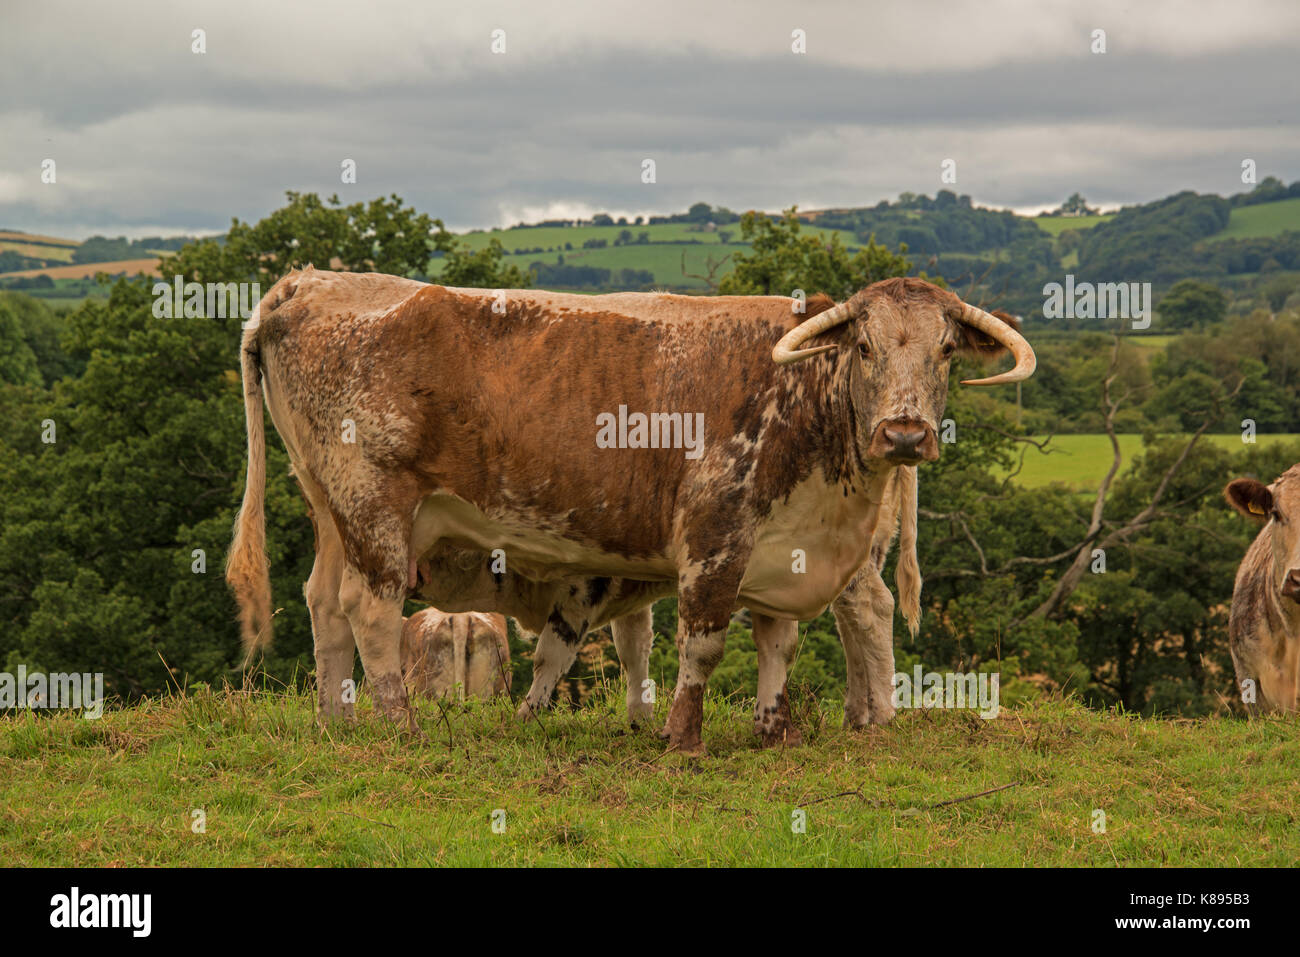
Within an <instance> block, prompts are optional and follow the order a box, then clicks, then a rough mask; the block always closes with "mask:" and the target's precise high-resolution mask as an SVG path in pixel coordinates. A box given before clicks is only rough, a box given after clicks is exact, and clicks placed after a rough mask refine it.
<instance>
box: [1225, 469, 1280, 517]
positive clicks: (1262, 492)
mask: <svg viewBox="0 0 1300 957" xmlns="http://www.w3.org/2000/svg"><path fill="white" fill-rule="evenodd" d="M1223 497H1224V498H1226V499H1227V500H1228V504H1229V505H1231V506H1232V507H1233V508H1235V509H1236V510H1237V511H1239V512H1240V513H1241V514H1242V515H1245V516H1246V517H1247V518H1250V519H1254V520H1255V521H1257V522H1259V523H1260V524H1261V525H1263V524H1264V523H1265V522H1267V521H1268V516H1269V513H1270V512H1272V511H1273V493H1272V492H1270V491H1269V490H1268V486H1267V485H1265V484H1264V483H1263V482H1256V481H1255V480H1254V479H1248V478H1239V479H1233V480H1232V481H1231V482H1229V483H1228V487H1227V488H1225V489H1224V490H1223Z"/></svg>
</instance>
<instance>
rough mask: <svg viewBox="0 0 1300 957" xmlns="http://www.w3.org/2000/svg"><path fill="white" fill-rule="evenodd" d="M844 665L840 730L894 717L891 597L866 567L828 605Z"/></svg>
mask: <svg viewBox="0 0 1300 957" xmlns="http://www.w3.org/2000/svg"><path fill="white" fill-rule="evenodd" d="M831 610H832V611H833V612H834V613H835V623H836V625H837V626H838V627H839V632H840V643H841V644H843V645H844V658H845V661H846V662H847V664H848V679H849V680H848V688H847V689H846V690H845V693H844V726H845V727H846V728H861V727H865V726H866V725H868V724H885V723H887V722H889V721H890V720H891V719H892V718H893V717H894V701H893V694H894V631H893V628H894V596H893V595H891V594H890V592H889V589H888V588H887V587H886V586H885V583H884V581H883V580H882V579H881V577H880V572H879V571H878V570H877V569H876V568H875V567H874V566H871V565H868V566H867V567H865V568H863V569H862V570H861V571H860V572H858V574H857V575H856V576H855V577H854V578H853V580H852V581H850V582H849V584H848V586H847V587H846V588H845V589H844V591H843V592H841V593H840V596H839V597H838V598H836V599H835V601H834V602H832V603H831Z"/></svg>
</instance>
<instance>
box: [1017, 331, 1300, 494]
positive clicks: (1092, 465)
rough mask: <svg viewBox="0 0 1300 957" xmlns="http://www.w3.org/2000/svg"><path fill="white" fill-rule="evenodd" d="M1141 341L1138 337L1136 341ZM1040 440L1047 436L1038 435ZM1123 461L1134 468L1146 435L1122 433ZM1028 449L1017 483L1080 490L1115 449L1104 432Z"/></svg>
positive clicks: (1097, 477)
mask: <svg viewBox="0 0 1300 957" xmlns="http://www.w3.org/2000/svg"><path fill="white" fill-rule="evenodd" d="M1134 341H1137V340H1134ZM1036 438H1037V439H1038V440H1039V441H1041V440H1042V439H1043V438H1044V437H1043V436H1037V437H1036ZM1118 439H1119V447H1120V452H1121V454H1122V455H1123V462H1122V463H1121V464H1120V474H1121V475H1122V474H1123V473H1124V471H1125V470H1126V469H1128V468H1130V467H1131V466H1132V464H1133V459H1134V457H1135V456H1136V455H1137V454H1139V453H1140V452H1141V451H1142V436H1140V435H1135V434H1125V435H1120V436H1118ZM1297 439H1300V435H1294V434H1291V435H1288V434H1268V435H1257V436H1256V437H1255V441H1256V443H1257V444H1259V445H1271V444H1273V443H1276V442H1294V441H1296V440H1297ZM1201 441H1203V442H1212V443H1214V444H1215V445H1218V446H1220V447H1221V448H1225V449H1233V450H1240V449H1242V448H1244V444H1243V443H1242V441H1241V435H1240V434H1238V433H1232V434H1230V435H1206V436H1203V437H1202V439H1201ZM1027 448H1028V451H1026V452H1025V464H1024V468H1023V469H1022V470H1021V472H1020V474H1019V475H1018V476H1017V477H1016V482H1017V483H1018V484H1019V485H1022V486H1024V487H1026V488H1041V487H1042V486H1045V485H1051V484H1052V483H1053V482H1059V483H1060V484H1062V485H1065V486H1066V487H1067V488H1073V489H1077V490H1079V491H1092V490H1094V489H1096V487H1097V485H1098V484H1099V483H1100V482H1101V480H1102V479H1103V478H1104V477H1105V475H1106V470H1107V469H1109V468H1110V463H1111V457H1112V454H1113V453H1112V451H1111V447H1110V439H1109V438H1107V437H1106V436H1105V435H1104V434H1094V435H1055V436H1053V437H1052V441H1051V442H1050V443H1049V445H1048V448H1049V449H1052V450H1053V451H1052V452H1051V453H1049V454H1046V455H1045V454H1043V453H1040V452H1039V451H1038V450H1037V449H1035V448H1034V447H1032V446H1028V447H1027Z"/></svg>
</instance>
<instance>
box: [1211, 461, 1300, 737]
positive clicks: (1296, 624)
mask: <svg viewBox="0 0 1300 957" xmlns="http://www.w3.org/2000/svg"><path fill="white" fill-rule="evenodd" d="M1223 494H1224V497H1225V498H1227V500H1228V503H1229V504H1230V505H1231V506H1232V507H1233V508H1235V509H1236V510H1237V511H1239V512H1241V513H1242V514H1243V515H1245V516H1246V517H1247V518H1250V519H1252V520H1253V521H1255V522H1256V523H1258V524H1260V525H1262V526H1263V528H1261V529H1260V531H1259V534H1258V535H1256V536H1255V541H1254V542H1252V543H1251V546H1250V548H1249V549H1248V550H1247V551H1246V557H1245V558H1244V559H1243V560H1242V563H1241V567H1240V568H1238V569H1237V581H1236V585H1235V587H1234V588H1233V591H1232V612H1231V614H1230V616H1229V619H1228V643H1229V647H1230V649H1231V651H1232V664H1233V667H1234V668H1235V669H1236V672H1237V688H1238V690H1239V691H1240V692H1241V693H1242V696H1243V699H1244V700H1245V702H1246V705H1247V709H1248V710H1249V711H1250V712H1251V713H1252V714H1255V713H1260V712H1278V711H1282V712H1285V711H1297V710H1300V700H1298V698H1297V695H1298V694H1300V465H1293V466H1291V468H1289V469H1287V470H1286V471H1285V472H1283V473H1282V474H1281V475H1280V476H1278V478H1277V480H1276V481H1275V482H1274V483H1273V484H1272V485H1265V484H1263V483H1262V482H1257V481H1256V480H1255V479H1249V478H1239V479H1234V480H1233V481H1231V482H1229V483H1228V487H1227V488H1226V489H1224V493H1223ZM1252 699H1253V700H1252Z"/></svg>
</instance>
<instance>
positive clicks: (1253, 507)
mask: <svg viewBox="0 0 1300 957" xmlns="http://www.w3.org/2000/svg"><path fill="white" fill-rule="evenodd" d="M1246 508H1248V509H1250V511H1251V513H1252V514H1255V515H1263V514H1264V510H1263V509H1262V508H1260V507H1259V503H1258V502H1251V503H1250V504H1249V505H1247V506H1246Z"/></svg>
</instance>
